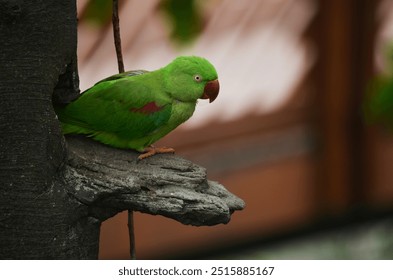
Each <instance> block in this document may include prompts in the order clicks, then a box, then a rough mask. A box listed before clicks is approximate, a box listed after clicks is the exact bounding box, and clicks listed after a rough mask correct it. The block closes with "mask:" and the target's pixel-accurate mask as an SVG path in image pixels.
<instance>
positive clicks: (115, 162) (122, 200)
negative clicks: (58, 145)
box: [65, 136, 244, 226]
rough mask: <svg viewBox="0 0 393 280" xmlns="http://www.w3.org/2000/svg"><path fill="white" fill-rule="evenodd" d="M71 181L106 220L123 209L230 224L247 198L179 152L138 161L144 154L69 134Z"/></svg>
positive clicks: (74, 191)
mask: <svg viewBox="0 0 393 280" xmlns="http://www.w3.org/2000/svg"><path fill="white" fill-rule="evenodd" d="M67 143H68V148H69V160H68V166H67V168H66V169H65V170H66V171H65V179H66V180H67V182H68V184H67V185H68V186H69V190H68V191H69V193H70V194H71V195H73V196H74V197H75V198H76V199H77V200H79V201H80V202H82V203H83V204H86V205H88V206H89V211H90V215H91V216H93V217H96V218H98V219H100V220H105V219H107V218H109V217H111V216H113V215H115V214H116V213H118V212H120V211H123V210H136V211H140V212H143V213H149V214H153V215H163V216H166V217H169V218H172V219H175V220H177V221H179V222H181V223H183V224H190V225H195V226H202V225H215V224H220V223H224V224H225V223H228V222H229V220H230V217H231V214H232V213H233V212H234V211H235V210H241V209H243V208H244V202H243V201H242V200H241V199H240V198H238V197H236V196H235V195H233V194H231V193H230V192H228V191H227V190H226V189H225V188H224V187H223V186H222V185H220V184H219V183H217V182H212V181H208V180H207V178H206V176H207V175H206V170H205V169H204V168H203V167H200V166H198V165H196V164H194V163H192V162H190V161H188V160H185V159H183V158H180V157H177V156H175V155H156V156H153V157H151V158H147V159H144V160H142V161H138V159H137V156H138V153H136V152H134V151H131V150H120V149H114V148H111V147H108V146H105V145H102V144H100V143H98V142H95V141H93V140H90V139H88V138H85V137H80V136H68V137H67Z"/></svg>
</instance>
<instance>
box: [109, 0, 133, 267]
mask: <svg viewBox="0 0 393 280" xmlns="http://www.w3.org/2000/svg"><path fill="white" fill-rule="evenodd" d="M119 22H120V21H119V3H118V0H113V8H112V24H113V37H114V41H115V49H116V56H117V65H118V67H119V73H123V72H124V62H123V53H122V51H121V39H120V23H119ZM128 236H129V240H130V258H131V259H132V260H136V250H135V230H134V212H133V211H131V210H128Z"/></svg>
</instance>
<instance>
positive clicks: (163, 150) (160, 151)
mask: <svg viewBox="0 0 393 280" xmlns="http://www.w3.org/2000/svg"><path fill="white" fill-rule="evenodd" d="M168 153H171V154H173V153H175V150H174V149H172V148H167V147H161V148H156V147H153V146H150V147H148V148H146V149H145V150H144V152H143V154H141V155H140V156H139V157H138V159H139V160H141V159H145V158H148V157H151V156H154V155H155V154H168Z"/></svg>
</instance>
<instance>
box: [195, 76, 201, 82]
mask: <svg viewBox="0 0 393 280" xmlns="http://www.w3.org/2000/svg"><path fill="white" fill-rule="evenodd" d="M194 80H195V81H196V82H201V81H202V77H201V76H200V75H195V76H194Z"/></svg>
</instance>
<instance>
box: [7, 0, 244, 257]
mask: <svg viewBox="0 0 393 280" xmlns="http://www.w3.org/2000/svg"><path fill="white" fill-rule="evenodd" d="M76 32H77V18H76V3H75V1H38V0H33V1H22V0H0V51H1V52H0V65H1V67H0V98H1V99H0V133H1V135H0V259H96V258H97V257H98V243H99V229H100V224H101V222H102V221H103V220H105V219H107V218H108V217H111V216H113V215H115V214H116V213H117V212H119V211H122V210H124V209H131V210H138V211H142V212H146V213H151V214H161V215H165V216H167V217H170V218H174V219H176V220H178V221H180V222H182V223H185V224H193V225H213V224H217V223H226V222H228V221H229V219H230V215H231V214H232V212H233V211H235V210H239V209H242V208H243V207H244V203H243V202H242V201H241V200H240V199H238V198H236V197H235V196H233V195H232V194H230V193H229V192H227V191H226V190H225V189H224V188H223V187H222V186H221V185H219V184H217V183H214V182H209V181H207V179H206V172H205V171H204V169H200V168H199V167H197V166H195V165H193V164H192V163H189V162H187V161H185V160H183V159H180V158H177V157H175V156H171V155H163V156H158V157H154V158H152V159H149V161H146V163H145V162H143V163H142V164H140V163H138V162H136V161H135V158H136V156H135V154H133V153H132V152H130V151H125V150H117V149H112V148H109V147H106V146H103V145H101V144H98V143H95V142H93V141H91V140H88V139H81V138H72V137H71V138H69V140H68V142H69V143H68V144H67V142H66V141H65V138H64V137H63V135H62V133H61V130H60V126H59V123H58V120H57V117H56V115H55V113H54V110H53V105H52V102H56V103H67V102H69V101H70V100H72V99H74V98H76V97H77V95H78V93H79V88H78V87H79V85H78V83H79V81H78V73H77V63H76V40H77V33H76ZM52 99H53V100H52ZM128 155H129V156H130V158H129V160H128V158H127V157H128ZM169 158H170V160H166V159H169ZM197 171H198V172H197ZM113 172H115V173H113ZM119 174H120V175H119ZM117 175H119V176H120V177H119V176H117ZM160 187H162V189H160Z"/></svg>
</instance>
